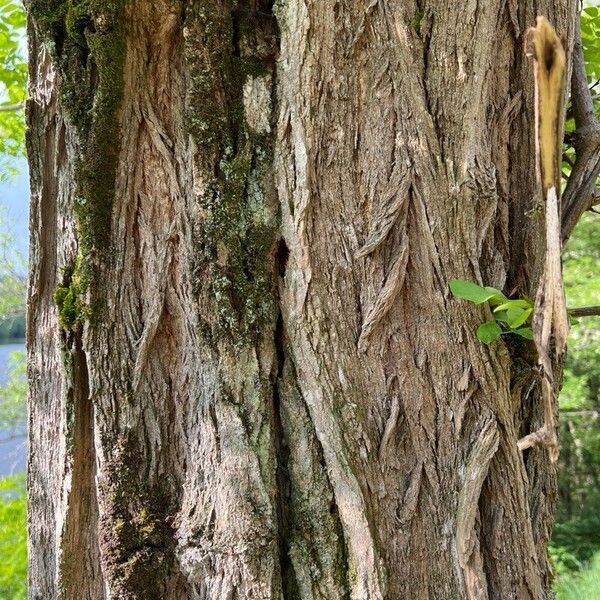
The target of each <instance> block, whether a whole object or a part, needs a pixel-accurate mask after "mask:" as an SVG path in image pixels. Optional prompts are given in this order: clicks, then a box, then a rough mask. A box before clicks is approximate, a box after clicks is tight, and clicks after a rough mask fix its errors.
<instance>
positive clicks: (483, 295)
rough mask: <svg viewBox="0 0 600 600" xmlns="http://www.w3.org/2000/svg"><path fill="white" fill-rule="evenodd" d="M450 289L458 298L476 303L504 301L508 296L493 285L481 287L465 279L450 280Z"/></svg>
mask: <svg viewBox="0 0 600 600" xmlns="http://www.w3.org/2000/svg"><path fill="white" fill-rule="evenodd" d="M450 291H451V292H452V293H453V294H454V296H455V297H456V298H461V299H462V300H468V301H469V302H474V303H475V304H483V303H484V302H494V303H499V302H504V301H506V297H505V296H504V294H503V293H502V292H501V291H500V290H497V289H496V288H493V287H481V286H480V285H477V284H476V283H473V282H471V281H465V280H464V279H452V280H450Z"/></svg>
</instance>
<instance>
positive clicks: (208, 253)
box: [28, 0, 575, 600]
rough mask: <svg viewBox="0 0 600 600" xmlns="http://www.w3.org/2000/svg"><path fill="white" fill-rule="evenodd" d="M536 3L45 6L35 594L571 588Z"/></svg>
mask: <svg viewBox="0 0 600 600" xmlns="http://www.w3.org/2000/svg"><path fill="white" fill-rule="evenodd" d="M542 4H543V6H540V5H539V3H536V4H535V6H534V3H532V2H525V3H519V5H518V6H517V3H516V2H512V1H509V2H500V1H498V2H488V3H485V4H484V3H470V4H466V5H464V4H462V3H445V2H439V3H437V4H428V5H427V6H425V7H420V6H419V5H418V4H414V3H406V2H399V1H397V2H396V1H388V2H385V1H379V2H377V1H374V2H370V3H368V4H366V5H364V4H363V3H352V2H351V3H327V2H304V1H302V0H287V1H282V2H277V3H275V8H274V9H272V7H271V5H272V3H270V2H268V1H266V0H252V1H248V2H243V3H238V2H230V1H227V0H198V1H190V2H181V1H179V0H160V1H159V2H153V3H149V2H144V1H142V0H129V1H128V2H124V1H121V0H118V1H117V0H111V1H110V2H100V1H99V0H91V1H90V2H86V3H83V2H82V3H80V2H74V1H69V2H61V1H58V0H54V1H46V0H30V2H29V20H30V24H29V29H30V56H31V71H30V72H31V92H32V93H31V99H30V101H29V106H28V121H29V134H28V147H29V154H30V161H31V173H32V176H31V177H32V179H31V186H32V213H31V215H32V216H31V224H32V228H31V229H32V234H31V235H32V239H31V263H32V270H31V275H30V295H29V298H30V304H29V316H28V326H29V329H28V331H29V333H28V335H29V340H28V342H29V379H30V459H29V488H30V498H31V501H30V528H29V531H30V562H31V569H30V597H31V598H36V599H37V598H39V599H41V598H44V599H45V598H54V597H57V598H78V599H79V598H89V599H93V600H97V599H98V600H100V599H108V598H124V599H134V598H135V599H137V598H139V599H141V598H149V599H151V598H169V599H180V598H190V599H206V600H208V599H210V600H216V599H230V600H233V599H237V598H239V599H242V598H248V599H250V598H261V599H265V600H266V599H268V598H278V599H279V598H290V599H291V598H301V599H302V600H305V599H311V600H313V599H314V600H317V599H322V600H325V599H327V600H333V599H338V598H339V599H361V600H362V599H370V600H376V599H384V598H386V599H388V598H389V599H395V598H404V597H410V598H416V599H421V598H423V599H426V598H427V599H429V598H436V599H455V598H478V599H479V598H498V599H500V598H502V599H503V600H504V599H507V598H519V599H522V598H532V599H536V600H537V599H543V598H550V593H549V566H548V562H547V558H546V543H547V540H548V536H549V528H550V526H551V520H552V517H551V514H552V509H553V504H554V498H555V495H556V482H555V474H554V468H553V467H552V466H551V465H550V464H549V462H548V459H547V455H546V453H545V451H544V450H537V449H533V450H530V451H527V452H526V453H525V454H524V455H521V453H520V452H519V451H518V449H517V446H516V442H517V440H518V439H519V437H521V435H523V434H524V433H528V432H529V431H532V430H534V429H536V428H537V427H538V426H539V425H540V423H541V417H542V409H541V403H540V398H539V390H538V386H539V382H538V381H537V379H536V371H535V368H534V367H535V364H536V357H535V355H534V352H533V350H532V347H531V346H530V345H529V344H528V343H527V342H525V341H521V342H513V341H507V342H498V343H496V344H494V345H491V346H485V345H482V344H481V343H480V342H479V341H478V340H477V339H476V337H475V334H474V331H475V329H476V327H477V325H478V324H479V323H480V322H481V321H482V320H484V319H486V318H489V314H488V313H487V310H488V309H486V308H482V307H480V306H479V307H477V306H473V305H468V304H466V303H461V302H459V301H455V300H453V299H452V298H450V297H449V292H448V283H447V282H448V281H449V279H451V278H454V277H461V278H464V279H470V280H476V281H478V282H480V283H483V284H485V285H494V286H496V287H499V288H503V289H505V290H506V291H507V293H510V294H515V293H517V294H530V295H533V294H534V292H535V289H536V285H537V280H538V277H539V274H540V272H541V267H542V260H543V239H542V235H543V218H540V217H537V216H526V213H527V211H530V210H531V209H532V208H534V207H535V206H536V205H537V203H538V197H539V193H540V190H539V189H538V187H537V186H538V184H537V182H536V176H535V152H534V136H533V98H532V85H531V66H530V64H529V63H527V62H526V61H525V59H524V57H523V56H522V52H521V34H522V32H524V31H525V29H526V28H527V27H528V26H529V25H530V24H532V23H533V21H534V18H535V16H536V13H535V12H534V9H535V10H537V11H542V9H544V12H545V14H546V15H547V16H548V18H549V19H550V20H551V21H552V22H553V23H554V24H555V26H556V28H557V30H559V31H560V32H561V33H564V34H565V36H566V40H567V42H568V43H567V49H568V52H569V55H570V53H571V48H572V38H573V23H574V18H575V6H572V4H573V3H569V2H567V1H566V0H565V1H559V0H557V1H554V2H550V1H548V2H545V3H542ZM541 240H542V241H541Z"/></svg>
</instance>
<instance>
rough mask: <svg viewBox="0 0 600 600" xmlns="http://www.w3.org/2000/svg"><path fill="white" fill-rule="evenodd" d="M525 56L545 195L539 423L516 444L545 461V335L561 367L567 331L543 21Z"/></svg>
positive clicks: (550, 408) (554, 59)
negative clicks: (530, 69) (540, 453)
mask: <svg viewBox="0 0 600 600" xmlns="http://www.w3.org/2000/svg"><path fill="white" fill-rule="evenodd" d="M525 52H526V54H527V55H528V56H533V58H534V79H535V119H536V156H537V163H538V168H539V172H540V177H541V182H542V189H543V192H544V196H545V214H546V258H545V265H544V270H543V273H542V278H541V282H540V285H539V288H538V293H537V295H536V301H535V312H534V318H533V330H534V338H535V345H536V348H537V351H538V356H539V363H540V365H541V367H542V372H543V382H542V393H543V399H544V424H543V426H542V427H541V428H540V429H539V430H538V431H535V432H533V433H531V434H529V435H528V436H525V437H524V438H523V439H521V440H519V444H518V445H519V448H520V449H521V450H525V449H526V448H530V447H531V446H534V445H536V444H542V445H545V446H547V447H548V452H549V454H550V460H551V461H552V462H556V461H557V460H558V440H557V437H556V422H555V417H554V411H555V407H556V397H557V394H558V390H557V386H556V384H555V381H554V370H553V363H552V361H551V359H550V353H551V349H550V335H551V333H552V332H554V352H555V355H556V359H557V361H558V362H559V363H560V360H561V357H562V355H563V354H564V351H565V348H566V342H567V335H568V332H569V325H568V318H567V307H566V302H565V291H564V285H563V279H562V266H561V260H560V257H561V250H562V243H561V226H560V197H559V193H560V160H561V156H562V152H561V148H562V132H563V120H564V98H565V93H564V88H565V51H564V49H563V46H562V43H561V41H560V39H559V38H558V36H557V35H556V32H555V31H554V29H553V28H552V26H551V25H550V23H548V21H547V20H546V19H545V18H544V17H538V19H537V23H536V27H535V28H533V27H532V28H530V29H529V30H528V31H527V34H526V37H525Z"/></svg>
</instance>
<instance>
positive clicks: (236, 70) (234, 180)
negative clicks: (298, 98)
mask: <svg viewBox="0 0 600 600" xmlns="http://www.w3.org/2000/svg"><path fill="white" fill-rule="evenodd" d="M221 4H222V6H219V3H214V2H206V1H203V2H198V3H195V4H194V5H193V6H191V7H190V8H189V9H188V12H187V15H186V24H187V27H186V48H187V56H188V61H189V62H190V64H191V73H192V76H191V91H190V101H189V111H188V128H189V132H190V135H191V137H192V139H193V141H194V143H195V145H196V147H197V153H196V157H197V161H198V164H197V169H198V171H199V172H201V173H202V177H203V178H207V179H205V180H204V185H203V189H202V190H201V192H200V193H199V195H198V202H199V209H200V215H201V223H200V225H199V227H198V229H197V232H196V239H197V244H198V250H199V263H200V264H199V268H198V277H199V279H202V280H203V281H204V282H205V284H206V283H208V286H209V288H210V294H209V295H210V296H212V299H213V301H214V303H215V305H216V312H217V322H216V324H215V329H216V332H215V333H217V335H220V334H224V335H225V336H226V337H227V338H228V339H229V340H233V341H234V343H235V344H236V345H238V346H239V345H240V344H243V343H244V341H245V340H248V339H249V338H250V337H252V336H253V335H254V334H255V333H256V332H257V330H258V329H259V327H260V325H261V324H264V323H265V322H273V320H274V317H275V305H274V277H273V273H272V269H271V267H272V261H271V260H269V255H270V253H271V251H272V249H273V247H274V244H275V240H276V235H277V208H276V205H275V201H274V198H272V197H269V195H270V192H271V190H272V188H273V183H272V173H271V171H270V166H271V164H272V140H271V136H270V132H269V131H268V130H261V131H257V130H256V129H253V127H252V126H251V125H250V124H249V120H248V117H249V115H248V114H247V112H246V111H245V107H244V86H245V84H246V83H247V81H248V80H249V79H250V78H264V79H265V82H268V85H270V81H271V76H270V71H271V67H272V52H273V50H272V41H273V39H271V38H270V35H272V32H273V26H274V25H273V20H272V17H271V16H270V15H269V14H268V13H269V11H268V3H266V2H263V3H258V4H264V5H265V6H264V9H265V10H264V13H263V12H261V11H260V10H259V9H256V10H255V11H251V10H249V9H244V8H242V7H241V6H239V5H238V3H237V2H223V3H221ZM259 8H260V7H259ZM261 21H262V22H261ZM267 108H268V109H270V106H269V107H267ZM269 112H270V111H269ZM266 118H267V119H269V114H267V117H266ZM250 120H251V121H252V122H256V119H255V118H253V116H252V117H251V119H250Z"/></svg>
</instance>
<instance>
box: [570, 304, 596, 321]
mask: <svg viewBox="0 0 600 600" xmlns="http://www.w3.org/2000/svg"><path fill="white" fill-rule="evenodd" d="M567 312H568V313H569V316H570V317H575V318H579V317H600V306H582V307H581V308H569V309H568V311H567Z"/></svg>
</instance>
